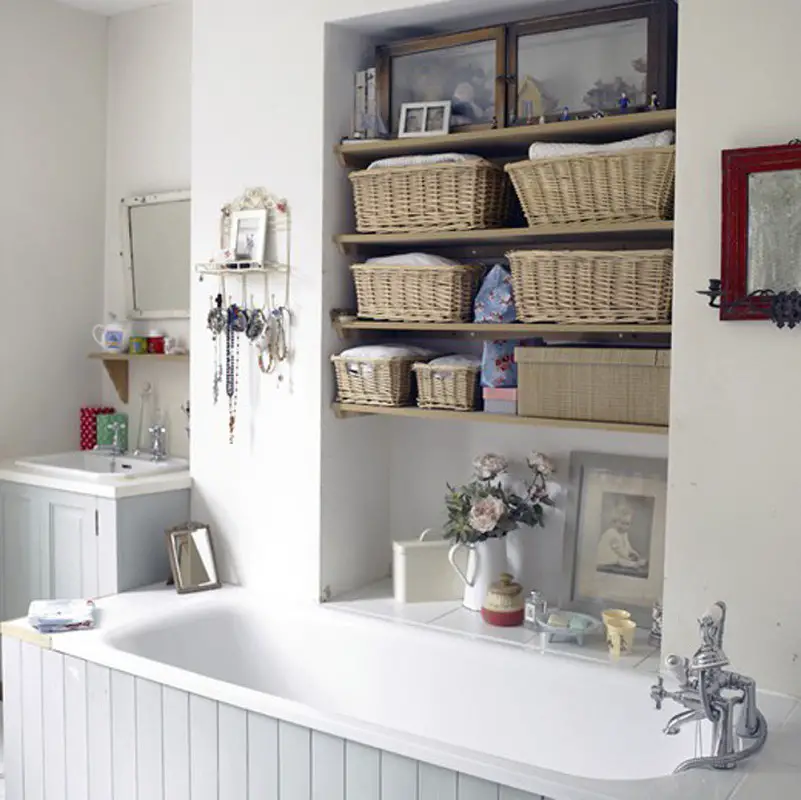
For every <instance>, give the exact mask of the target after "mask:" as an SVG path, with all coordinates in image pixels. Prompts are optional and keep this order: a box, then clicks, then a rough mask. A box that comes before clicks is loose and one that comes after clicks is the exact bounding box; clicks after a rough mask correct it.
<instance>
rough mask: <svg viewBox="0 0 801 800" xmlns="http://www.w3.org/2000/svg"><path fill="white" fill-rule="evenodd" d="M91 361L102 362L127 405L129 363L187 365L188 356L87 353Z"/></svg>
mask: <svg viewBox="0 0 801 800" xmlns="http://www.w3.org/2000/svg"><path fill="white" fill-rule="evenodd" d="M89 358H90V359H91V360H92V361H102V362H103V366H104V367H105V369H106V373H107V374H108V376H109V378H110V380H111V382H112V383H113V384H114V389H115V390H116V392H117V395H118V396H119V398H120V401H121V402H123V403H125V404H126V405H127V403H128V400H129V398H130V369H129V367H130V363H131V362H132V361H142V362H148V361H150V362H152V361H161V362H164V361H167V362H185V363H189V355H188V354H186V355H166V354H165V355H161V354H156V353H149V354H147V355H144V354H143V355H131V353H89Z"/></svg>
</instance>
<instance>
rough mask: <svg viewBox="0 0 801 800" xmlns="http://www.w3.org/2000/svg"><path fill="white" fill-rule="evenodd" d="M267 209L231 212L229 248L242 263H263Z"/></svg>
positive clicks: (235, 258)
mask: <svg viewBox="0 0 801 800" xmlns="http://www.w3.org/2000/svg"><path fill="white" fill-rule="evenodd" d="M267 217H268V214H267V209H266V208H257V209H248V210H244V211H232V212H231V225H230V229H229V234H228V236H229V239H228V248H229V249H230V250H232V251H233V253H234V260H235V261H238V262H240V263H251V264H262V263H264V254H265V251H266V247H267Z"/></svg>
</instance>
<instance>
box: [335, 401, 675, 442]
mask: <svg viewBox="0 0 801 800" xmlns="http://www.w3.org/2000/svg"><path fill="white" fill-rule="evenodd" d="M333 408H334V413H335V414H336V415H337V417H339V418H347V417H352V416H362V415H368V414H372V415H378V416H389V417H406V418H408V419H428V420H458V421H460V422H486V423H490V424H500V425H529V426H532V425H533V426H537V427H546V428H576V429H580V430H596V431H616V432H619V433H648V434H657V435H662V436H664V435H665V434H667V433H668V428H667V426H662V425H630V424H626V423H619V422H587V421H584V420H569V419H546V418H544V417H518V416H514V415H512V414H487V413H485V412H483V411H435V410H429V409H425V408H417V407H416V406H402V407H400V408H398V407H395V406H362V405H354V404H352V403H334V406H333Z"/></svg>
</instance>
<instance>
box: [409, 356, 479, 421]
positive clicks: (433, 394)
mask: <svg viewBox="0 0 801 800" xmlns="http://www.w3.org/2000/svg"><path fill="white" fill-rule="evenodd" d="M412 369H413V370H414V373H415V375H416V376H417V405H418V406H420V408H441V409H448V410H450V411H473V410H474V409H475V408H476V406H477V400H478V374H479V372H480V371H481V367H479V366H475V367H472V366H461V365H460V366H457V365H447V366H446V365H444V364H443V365H441V366H437V365H433V366H432V365H431V364H420V363H418V364H415V365H414V367H412Z"/></svg>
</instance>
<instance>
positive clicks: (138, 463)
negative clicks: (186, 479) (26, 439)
mask: <svg viewBox="0 0 801 800" xmlns="http://www.w3.org/2000/svg"><path fill="white" fill-rule="evenodd" d="M15 463H16V464H17V466H19V467H27V468H28V469H34V470H37V471H39V472H46V473H48V474H50V475H59V476H61V477H62V478H73V479H80V480H91V481H104V482H108V481H118V480H125V479H127V478H147V477H149V476H152V475H163V474H164V473H167V472H181V471H182V470H186V469H189V462H188V461H187V460H186V459H184V458H167V459H165V460H164V461H151V460H150V459H149V457H147V456H138V457H136V456H117V457H116V458H112V457H111V455H110V454H109V453H107V452H102V453H99V452H95V451H92V450H87V451H78V452H75V453H57V454H56V455H53V456H36V457H35V458H25V459H20V460H19V461H17V462H15Z"/></svg>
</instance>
